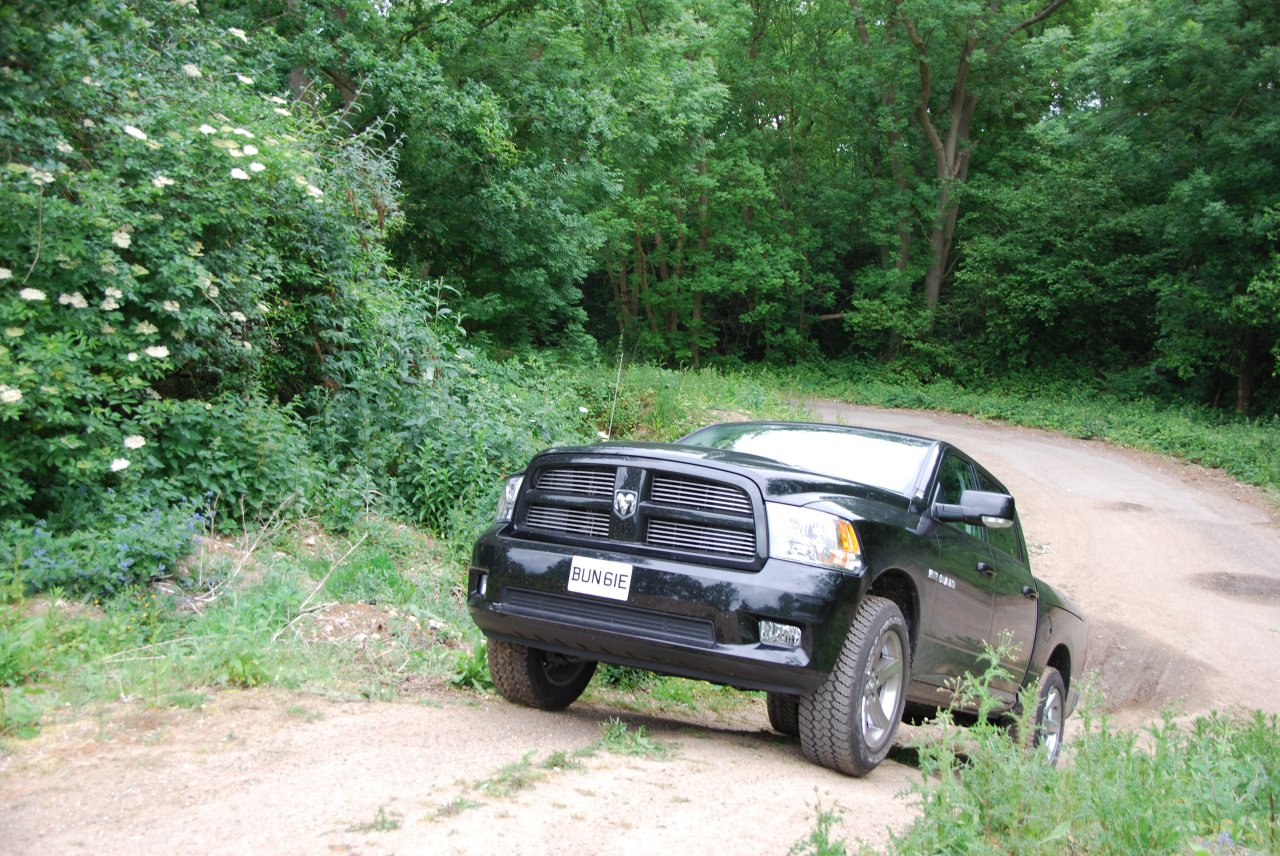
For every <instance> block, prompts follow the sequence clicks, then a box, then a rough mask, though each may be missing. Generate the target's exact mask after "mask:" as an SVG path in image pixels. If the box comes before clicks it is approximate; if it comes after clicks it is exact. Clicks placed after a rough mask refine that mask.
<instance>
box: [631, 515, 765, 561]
mask: <svg viewBox="0 0 1280 856" xmlns="http://www.w3.org/2000/svg"><path fill="white" fill-rule="evenodd" d="M645 543H646V544H648V545H649V546H651V547H661V548H663V549H665V550H679V551H681V552H689V553H706V554H711V555H716V556H732V557H733V558H735V559H754V558H755V555H756V536H755V533H754V532H750V531H746V532H744V531H741V530H737V529H725V528H723V527H720V526H699V525H696V524H691V523H679V522H677V521H674V520H650V521H649V534H648V537H647V538H646V539H645Z"/></svg>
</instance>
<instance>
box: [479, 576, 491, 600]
mask: <svg viewBox="0 0 1280 856" xmlns="http://www.w3.org/2000/svg"><path fill="white" fill-rule="evenodd" d="M476 591H477V592H478V593H479V595H480V596H481V597H484V596H485V595H486V594H488V593H489V575H488V574H480V575H479V576H478V577H476Z"/></svg>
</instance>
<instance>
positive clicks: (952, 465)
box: [934, 452, 982, 538]
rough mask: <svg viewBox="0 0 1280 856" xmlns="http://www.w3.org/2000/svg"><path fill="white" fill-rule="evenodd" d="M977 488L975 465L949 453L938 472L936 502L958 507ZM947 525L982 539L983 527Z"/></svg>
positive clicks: (963, 524)
mask: <svg viewBox="0 0 1280 856" xmlns="http://www.w3.org/2000/svg"><path fill="white" fill-rule="evenodd" d="M977 487H978V479H977V477H976V476H975V474H974V472H973V465H971V464H970V463H969V462H968V461H966V460H965V459H964V458H962V457H960V456H959V455H956V454H953V453H951V452H948V453H947V455H946V457H945V458H943V459H942V466H941V467H940V468H939V470H938V495H937V497H936V498H935V500H934V501H935V502H945V503H947V504H949V505H958V504H959V503H960V496H961V495H962V494H963V493H964V492H965V491H966V490H972V489H976V488H977ZM947 525H948V526H954V527H955V528H956V529H959V530H961V531H963V532H968V533H969V534H970V535H972V536H973V537H974V538H981V537H982V527H981V526H975V525H973V524H970V523H959V522H953V523H948V524H947Z"/></svg>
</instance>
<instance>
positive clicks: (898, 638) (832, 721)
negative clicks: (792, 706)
mask: <svg viewBox="0 0 1280 856" xmlns="http://www.w3.org/2000/svg"><path fill="white" fill-rule="evenodd" d="M910 672H911V639H910V636H909V634H908V632H907V622H906V619H905V618H903V617H902V610H900V609H898V605H897V604H895V603H894V602H893V601H891V600H888V599H887V598H883V597H877V596H875V595H868V596H867V597H865V598H864V599H863V601H862V603H860V604H859V605H858V611H857V613H856V614H855V615H854V618H853V625H852V626H851V627H850V628H849V635H848V636H847V637H846V638H845V641H844V646H843V647H842V648H841V649H840V655H839V657H837V658H836V664H835V667H834V668H833V669H832V670H831V674H829V675H828V676H827V679H826V681H824V682H823V683H822V685H821V686H820V687H818V688H817V689H816V690H814V691H813V692H812V693H811V694H809V695H807V696H803V697H801V698H800V718H799V725H800V745H801V747H802V748H803V749H804V754H805V756H806V757H807V758H808V759H809V760H810V761H813V762H814V763H816V764H821V765H822V766H823V767H830V768H831V769H833V770H839V771H840V772H842V773H848V774H849V775H852V776H862V775H865V774H867V773H869V772H871V771H872V770H873V769H875V768H876V766H877V765H878V764H879V763H880V762H881V761H883V760H884V758H885V756H886V755H888V754H889V750H890V749H891V748H892V747H893V738H894V735H895V734H896V733H897V731H898V722H899V721H900V720H901V718H902V707H903V705H904V704H905V703H906V699H907V692H906V690H907V678H908V675H909V674H910Z"/></svg>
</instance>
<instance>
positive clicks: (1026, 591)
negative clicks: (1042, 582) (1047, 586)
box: [1022, 586, 1040, 600]
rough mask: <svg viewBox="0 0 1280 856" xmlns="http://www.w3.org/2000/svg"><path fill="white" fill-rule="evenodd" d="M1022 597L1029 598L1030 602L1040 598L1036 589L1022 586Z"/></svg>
mask: <svg viewBox="0 0 1280 856" xmlns="http://www.w3.org/2000/svg"><path fill="white" fill-rule="evenodd" d="M1022 596H1023V597H1029V598H1031V599H1032V600H1035V599H1036V598H1038V597H1039V596H1040V593H1039V592H1038V591H1036V587H1035V586H1023V587H1022Z"/></svg>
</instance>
